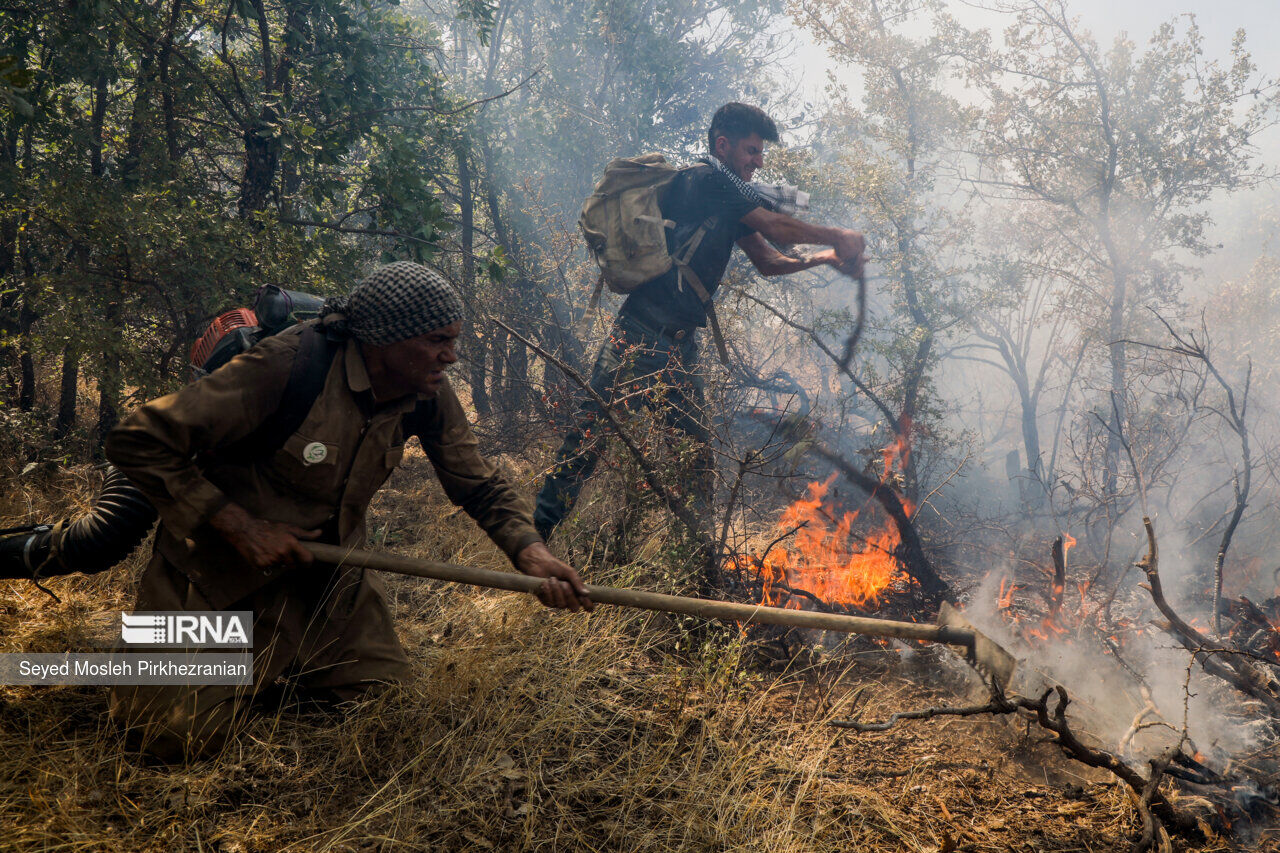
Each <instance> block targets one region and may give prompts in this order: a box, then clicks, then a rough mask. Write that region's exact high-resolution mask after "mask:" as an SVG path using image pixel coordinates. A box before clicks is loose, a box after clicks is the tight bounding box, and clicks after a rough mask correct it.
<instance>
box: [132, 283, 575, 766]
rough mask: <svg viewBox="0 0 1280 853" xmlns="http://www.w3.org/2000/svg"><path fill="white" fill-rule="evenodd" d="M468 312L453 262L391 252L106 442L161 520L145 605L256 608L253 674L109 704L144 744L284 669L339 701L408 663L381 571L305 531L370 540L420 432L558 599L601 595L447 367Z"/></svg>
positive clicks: (312, 690)
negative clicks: (304, 319) (544, 520)
mask: <svg viewBox="0 0 1280 853" xmlns="http://www.w3.org/2000/svg"><path fill="white" fill-rule="evenodd" d="M462 316H463V307H462V301H461V299H460V298H459V297H458V294H457V293H456V292H455V291H454V289H453V288H452V287H451V286H450V285H449V284H448V283H446V282H445V281H444V279H442V278H441V277H440V276H438V275H437V274H436V273H434V272H432V271H431V270H429V269H427V268H426V267H422V266H419V265H417V264H411V263H395V264H391V265H389V266H384V267H382V268H380V269H379V270H377V271H376V272H374V273H373V274H372V275H371V276H369V277H368V278H367V279H365V280H364V281H363V282H361V283H360V284H359V286H357V287H356V289H355V290H354V291H353V292H352V293H351V295H350V296H349V297H347V298H345V299H331V300H329V301H327V302H326V303H325V306H324V308H323V309H322V311H321V314H320V318H319V319H318V320H313V321H310V322H308V323H304V324H301V325H299V326H295V327H294V328H292V329H290V330H288V331H285V332H283V333H281V334H279V335H275V336H273V337H270V338H267V339H266V340H264V341H263V342H262V343H260V344H259V345H258V346H256V347H254V348H253V349H252V350H250V351H249V352H247V353H245V354H244V355H241V356H239V357H237V358H235V359H233V360H232V361H231V362H229V363H228V364H227V365H226V366H224V367H222V368H220V369H219V370H216V371H215V372H214V373H212V374H210V375H209V376H208V377H206V378H204V379H202V380H200V381H198V382H196V383H195V384H193V385H189V386H187V387H186V388H183V389H182V390H181V391H179V392H178V393H176V394H171V395H169V396H167V397H162V398H160V399H158V400H153V401H151V402H150V403H147V404H146V405H144V406H142V407H141V408H140V409H138V410H137V411H136V412H134V413H133V414H132V415H131V416H130V417H129V418H128V419H126V420H125V421H124V422H123V423H122V424H121V425H120V426H119V427H117V428H116V430H115V431H114V432H112V433H111V435H110V436H109V438H108V440H107V455H108V457H109V458H110V459H111V461H112V462H114V463H115V464H116V465H117V466H118V467H120V468H121V469H123V470H124V471H125V472H126V473H127V474H128V475H129V478H130V479H131V480H132V481H133V482H134V483H135V484H136V485H137V486H138V487H139V488H140V489H141V490H142V491H143V492H144V493H145V494H146V495H147V497H148V498H149V499H150V500H151V501H152V502H153V503H154V504H155V506H156V508H157V509H158V510H159V512H160V518H161V525H160V529H159V531H158V532H157V534H156V544H155V551H154V554H153V555H152V559H151V563H150V565H149V566H148V567H147V570H146V572H145V574H144V575H143V577H142V581H141V588H140V590H139V593H138V600H137V603H136V605H135V609H137V610H250V611H252V612H253V614H254V631H253V638H254V684H253V687H252V688H235V687H223V686H194V687H186V686H182V687H117V688H115V689H114V690H113V691H112V694H111V714H112V716H113V717H114V718H115V719H117V720H118V721H119V722H121V723H122V724H123V725H124V726H125V727H126V728H127V729H128V731H129V732H130V734H132V735H135V736H139V737H140V738H141V740H142V745H143V746H144V747H145V748H147V749H149V750H150V751H152V752H154V753H156V754H158V755H160V756H162V757H165V758H169V759H171V760H172V759H177V758H180V757H182V756H183V755H187V756H192V755H198V754H201V753H206V752H208V751H209V750H211V749H212V748H216V747H217V746H218V745H219V744H220V743H222V742H223V741H224V740H225V739H226V737H227V736H228V735H229V734H230V733H231V732H232V731H233V730H234V728H235V726H236V724H237V722H238V721H239V720H240V719H242V718H243V716H244V711H245V710H246V707H247V705H248V701H249V700H250V699H251V698H252V697H253V696H254V695H255V694H257V693H259V692H260V691H261V690H262V689H263V688H266V687H268V686H271V685H274V684H276V683H277V682H278V680H280V679H282V678H284V679H288V683H290V684H292V685H293V686H294V687H296V688H297V689H298V690H299V691H300V692H302V693H305V694H308V695H310V696H313V697H315V698H319V699H321V700H329V701H341V700H344V699H350V698H354V697H357V696H359V695H361V694H362V693H363V692H364V691H366V690H367V689H369V688H370V687H373V686H375V685H379V684H383V683H387V682H395V681H399V680H402V679H404V678H405V677H406V675H407V673H408V670H409V662H408V659H407V658H406V656H405V653H404V650H403V649H402V648H401V646H400V643H399V641H398V640H397V638H396V634H395V630H394V628H393V626H392V623H391V617H390V613H389V612H388V610H387V604H386V601H385V598H384V594H383V590H382V585H381V583H380V582H379V581H378V580H377V579H376V578H375V577H374V576H372V575H368V574H366V573H365V572H364V571H362V570H360V569H356V568H351V567H343V568H335V567H333V566H329V565H322V564H319V563H313V562H312V560H311V556H310V554H309V553H308V552H307V551H306V550H305V549H304V548H303V547H302V545H301V544H300V542H299V540H300V539H316V540H319V541H323V542H329V543H332V544H339V545H342V546H344V547H352V548H355V547H359V546H360V544H361V543H362V542H363V541H364V535H365V510H366V508H367V507H368V505H369V501H370V500H371V499H372V498H373V495H374V493H375V492H377V490H378V488H379V487H380V486H381V485H382V483H383V482H384V481H385V480H386V478H387V477H388V476H389V475H390V473H391V471H392V470H393V469H394V468H395V467H396V465H397V464H398V463H399V461H400V458H401V454H402V452H403V448H404V442H405V439H407V438H408V437H410V436H417V438H418V440H419V441H420V442H421V443H422V448H423V450H424V451H425V452H426V454H427V456H428V457H429V458H430V459H431V462H432V465H433V466H434V467H435V470H436V474H437V475H438V476H439V478H440V482H441V485H443V487H444V490H445V492H446V494H447V495H448V496H449V499H450V500H452V501H453V502H454V503H455V504H457V505H459V506H461V507H462V508H463V509H465V510H466V511H467V513H468V514H469V515H470V516H471V517H472V518H474V519H475V520H476V522H477V523H478V524H479V525H480V526H481V527H482V528H484V530H485V532H486V533H488V534H489V537H490V538H491V539H492V540H493V541H494V542H495V543H497V545H498V546H499V547H500V548H502V550H503V551H505V552H506V553H507V555H508V556H509V557H510V558H511V560H512V562H513V563H514V564H515V566H516V568H518V569H519V570H520V571H522V572H524V573H525V574H529V575H533V576H535V577H542V578H546V579H547V580H546V582H545V583H544V585H543V587H542V590H541V592H540V593H539V598H540V599H541V600H542V602H543V603H544V604H546V605H548V606H552V607H567V608H569V609H572V610H578V609H580V608H582V607H586V608H588V609H589V608H590V601H589V600H588V599H587V598H586V597H585V596H586V589H585V587H584V586H583V585H582V582H581V580H580V579H579V578H578V575H577V573H576V572H575V571H574V570H573V569H572V568H571V567H569V566H568V565H566V564H564V563H562V562H561V561H559V560H558V559H556V558H555V557H554V556H552V554H551V552H550V551H548V550H547V547H546V546H545V545H544V544H543V542H542V539H541V537H540V536H539V535H538V533H537V532H536V530H535V529H534V527H533V524H532V520H531V518H530V516H529V507H528V504H527V501H526V499H524V498H522V497H521V496H520V495H519V494H518V493H517V492H516V491H515V489H514V488H513V487H512V485H511V484H510V483H509V482H508V481H507V480H506V479H505V478H504V477H503V475H502V474H501V473H500V472H499V471H498V470H497V469H496V468H495V467H494V466H493V465H492V464H491V463H490V462H489V461H488V460H486V459H485V458H484V457H482V456H481V455H480V454H479V452H478V451H477V449H476V439H475V436H474V435H473V434H472V431H471V427H470V425H469V424H468V422H467V418H466V414H465V413H464V411H463V409H462V406H461V404H460V403H459V401H458V397H457V395H456V394H455V393H454V391H453V389H452V387H450V385H449V382H448V380H447V379H446V378H445V375H444V374H445V369H446V368H448V367H449V365H451V364H453V363H454V362H455V361H457V355H456V353H455V351H454V347H455V344H456V342H457V338H458V334H459V332H460V330H461V326H462ZM308 371H317V373H316V374H315V375H318V377H320V381H317V382H316V387H318V388H319V389H320V390H318V396H314V398H313V399H311V400H304V401H298V400H297V399H295V398H296V394H294V393H293V392H292V390H291V389H293V388H294V387H296V385H297V383H298V377H299V375H300V374H304V373H306V372H308ZM282 400H283V402H282ZM289 406H300V407H305V410H306V411H307V414H306V417H305V419H303V420H302V422H301V425H300V426H298V427H297V428H296V430H295V431H293V432H292V433H291V434H290V435H288V436H287V438H284V439H283V444H279V443H278V442H272V441H265V440H263V439H262V436H261V430H262V429H264V427H265V426H266V425H268V424H269V423H270V422H271V419H272V418H273V417H277V414H278V411H279V410H282V409H284V408H287V407H289ZM295 423H296V420H295ZM273 446H276V447H278V448H279V449H272V448H273ZM264 448H265V453H264ZM255 451H256V452H255Z"/></svg>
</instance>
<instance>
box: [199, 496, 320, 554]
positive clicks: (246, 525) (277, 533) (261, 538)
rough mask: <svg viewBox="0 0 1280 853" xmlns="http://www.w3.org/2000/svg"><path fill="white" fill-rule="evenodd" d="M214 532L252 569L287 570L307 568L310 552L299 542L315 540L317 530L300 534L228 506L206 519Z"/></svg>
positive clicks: (298, 529)
mask: <svg viewBox="0 0 1280 853" xmlns="http://www.w3.org/2000/svg"><path fill="white" fill-rule="evenodd" d="M209 524H210V525H211V526H212V527H213V529H214V530H217V531H218V533H219V534H221V536H222V538H223V539H225V540H227V542H228V543H229V544H230V545H231V547H232V548H235V549H236V551H237V552H238V553H239V554H240V556H241V557H243V558H244V561H245V562H246V563H248V564H249V565H251V566H253V567H254V568H255V569H260V570H263V571H265V570H267V569H275V568H278V569H291V568H293V567H294V566H297V565H302V566H308V565H310V564H311V552H310V551H308V550H307V549H306V548H304V547H302V543H301V542H299V541H298V540H299V539H316V538H318V537H319V536H320V531H319V530H303V529H302V528H301V527H298V526H297V525H294V524H282V523H279V522H275V521H264V520H263V519H261V518H255V517H254V516H252V515H250V514H249V513H248V512H246V511H245V509H244V507H242V506H240V505H239V504H234V503H230V504H227V505H226V506H224V507H223V508H222V509H220V510H218V511H217V512H216V513H214V514H213V516H212V517H210V519H209Z"/></svg>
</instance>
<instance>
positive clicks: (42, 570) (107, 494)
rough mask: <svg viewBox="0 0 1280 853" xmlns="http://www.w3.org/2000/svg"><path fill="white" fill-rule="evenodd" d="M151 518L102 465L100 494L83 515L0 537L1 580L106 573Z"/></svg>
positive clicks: (131, 489)
mask: <svg viewBox="0 0 1280 853" xmlns="http://www.w3.org/2000/svg"><path fill="white" fill-rule="evenodd" d="M155 520H156V510H155V507H153V506H152V505H151V502H150V501H148V500H147V499H146V497H145V496H144V495H143V494H142V492H140V491H138V488H137V487H136V486H134V485H133V483H130V482H129V479H128V478H127V477H125V475H124V474H123V473H122V472H121V471H118V470H116V469H115V468H114V467H112V466H107V478H106V481H105V482H104V483H103V484H102V494H101V495H99V496H98V500H97V503H95V504H94V505H93V508H92V509H90V510H89V513H88V514H87V515H85V516H83V517H81V518H78V519H76V520H75V521H73V522H71V523H70V524H64V523H63V522H59V523H58V524H56V525H52V526H51V525H47V524H42V525H38V526H35V527H31V528H27V529H26V530H25V531H24V532H23V533H20V534H18V535H15V536H9V537H6V538H4V539H0V578H28V579H36V578H37V571H38V572H39V575H38V577H40V578H47V577H54V576H57V575H69V574H73V573H75V572H83V573H84V574H89V575H91V574H97V573H98V572H103V571H106V570H107V569H109V568H111V567H112V566H114V565H115V564H116V563H119V562H120V561H121V560H123V559H124V558H125V557H127V556H129V554H130V553H131V552H132V551H133V549H134V548H136V547H138V545H139V544H140V543H141V542H142V540H143V539H145V538H146V537H147V533H148V532H149V531H150V530H151V525H152V523H153V522H154V521H155ZM51 554H52V555H53V559H52V560H50V559H49V557H50V555H51Z"/></svg>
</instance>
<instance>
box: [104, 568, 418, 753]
mask: <svg viewBox="0 0 1280 853" xmlns="http://www.w3.org/2000/svg"><path fill="white" fill-rule="evenodd" d="M211 609H213V608H211V607H209V605H208V602H207V601H205V599H204V597H203V596H201V595H200V593H199V591H197V590H196V588H195V587H194V586H193V585H192V584H191V582H190V581H189V580H187V578H186V576H185V575H184V574H183V573H182V572H181V571H180V570H179V569H178V568H177V567H176V566H174V565H173V564H172V563H170V562H169V561H168V560H166V559H165V558H164V557H163V556H162V555H161V554H159V553H156V554H153V555H152V558H151V564H150V565H149V566H148V567H147V570H146V572H145V574H144V575H143V578H142V583H141V588H140V589H139V592H138V600H137V603H136V604H135V605H134V610H211ZM227 609H228V610H250V611H252V612H253V685H252V686H248V687H229V686H223V685H203V686H200V685H195V686H185V685H182V686H120V687H114V688H112V690H111V697H110V715H111V718H112V719H113V720H115V721H116V722H117V723H118V724H119V725H121V726H122V727H123V728H124V730H125V734H126V737H127V739H128V740H129V741H130V742H131V744H132V745H134V746H136V747H138V748H141V749H143V750H145V751H147V752H150V753H152V754H154V755H156V756H158V757H159V758H161V759H163V760H166V761H171V762H172V761H181V760H183V759H193V758H199V757H202V756H206V755H209V754H210V753H213V752H216V751H217V750H218V749H219V748H220V747H221V746H222V745H223V744H224V743H225V742H226V740H227V738H228V737H230V736H231V735H232V734H233V733H235V731H236V730H237V729H238V728H239V727H240V726H241V725H242V724H243V723H244V722H246V720H247V718H248V714H249V711H250V706H251V704H252V703H253V700H254V699H255V698H257V697H261V696H262V695H263V694H264V692H265V693H266V694H267V695H272V696H275V697H277V699H278V698H279V697H284V696H290V695H293V696H295V697H297V698H304V699H305V698H308V697H313V698H316V699H318V700H322V701H341V700H345V699H354V698H357V697H358V696H360V695H361V694H362V693H363V692H365V691H366V690H368V689H370V688H372V687H375V686H377V685H380V684H386V683H391V682H397V681H403V680H405V679H406V678H407V677H408V673H409V660H408V658H407V657H406V656H405V653H404V649H403V648H402V647H401V646H400V641H399V640H398V639H397V638H396V633H395V628H394V626H393V625H392V622H391V614H390V612H389V611H388V609H387V603H386V599H385V596H384V593H383V588H382V582H381V580H380V579H378V578H377V577H376V576H374V575H373V574H368V575H366V574H365V573H364V572H363V571H362V570H360V569H354V568H351V567H346V568H343V569H341V570H335V569H334V568H333V567H332V566H326V565H322V564H320V563H315V564H313V565H311V566H309V567H304V566H299V567H297V568H295V569H294V570H292V571H291V572H287V573H285V574H284V575H282V576H281V577H279V578H277V579H276V580H275V581H273V582H272V583H270V584H269V585H267V586H265V587H262V588H261V589H259V590H258V591H257V592H254V593H252V594H251V595H249V596H248V597H246V598H244V599H242V600H241V601H238V602H236V603H235V604H233V605H231V606H230V607H228V608H227ZM168 651H172V649H169V650H168ZM268 710H269V709H268Z"/></svg>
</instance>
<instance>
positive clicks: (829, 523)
mask: <svg viewBox="0 0 1280 853" xmlns="http://www.w3.org/2000/svg"><path fill="white" fill-rule="evenodd" d="M881 453H882V454H883V458H884V476H883V478H882V482H885V481H887V480H888V479H889V478H890V477H891V476H892V475H893V473H894V471H895V470H897V469H898V468H899V467H900V466H901V465H902V464H903V463H904V461H905V459H906V456H907V453H908V445H907V443H906V441H905V440H903V439H902V438H898V439H897V440H895V441H894V442H893V443H891V444H890V445H889V446H888V447H885V448H884V449H883V450H882V451H881ZM835 479H836V474H834V473H833V474H832V475H831V476H830V477H828V478H827V479H826V481H825V482H822V483H817V482H814V483H810V484H809V487H808V489H807V490H806V494H805V496H804V497H801V498H800V499H799V500H797V501H795V502H794V503H792V504H791V505H790V506H788V507H787V508H786V509H785V510H783V512H782V515H781V517H780V518H779V519H778V522H777V532H778V534H779V535H781V536H789V535H790V534H792V533H794V535H795V539H794V540H793V543H792V544H791V545H788V546H782V545H779V546H777V547H774V548H771V549H770V550H769V551H768V553H766V554H764V555H763V556H760V555H756V554H752V555H749V556H747V557H739V558H736V559H735V561H734V563H735V565H736V567H737V568H739V569H747V570H750V571H752V572H754V573H756V574H757V575H758V576H759V577H760V579H761V581H762V584H763V590H762V592H763V601H762V603H763V604H768V605H772V606H775V607H778V606H781V607H790V608H793V609H799V608H800V606H801V602H802V601H803V599H804V598H805V596H803V595H796V594H793V593H792V590H799V591H803V592H805V593H810V594H811V595H812V596H814V597H816V598H818V599H820V600H821V601H823V602H824V603H826V604H836V605H843V606H846V607H866V606H868V605H871V606H875V605H878V604H879V603H880V598H881V596H882V595H883V594H885V593H886V592H888V591H892V590H895V589H902V588H905V587H906V586H907V585H908V584H909V583H910V582H911V578H910V575H908V574H907V573H906V571H905V570H904V569H903V568H902V566H901V565H900V564H899V563H898V560H897V558H896V557H895V556H894V553H895V552H896V550H897V548H898V546H899V545H900V544H901V543H902V537H901V535H900V534H899V532H898V528H897V525H895V524H894V523H893V521H892V520H890V519H885V521H884V522H883V524H882V525H881V526H880V528H879V529H877V530H874V531H872V532H870V533H867V534H865V535H860V534H859V533H856V532H855V530H854V528H855V523H856V522H857V521H858V520H859V517H860V515H861V514H862V511H863V510H862V509H859V510H854V511H841V510H839V509H838V507H837V505H836V504H835V502H834V501H832V500H829V499H828V492H829V491H830V489H831V484H832V483H833V482H835ZM903 506H904V508H905V509H906V511H907V512H908V513H912V512H914V511H915V507H914V506H913V505H912V504H911V503H910V502H909V501H907V500H905V499H903ZM864 509H865V507H864ZM837 515H838V516H839V517H837Z"/></svg>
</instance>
